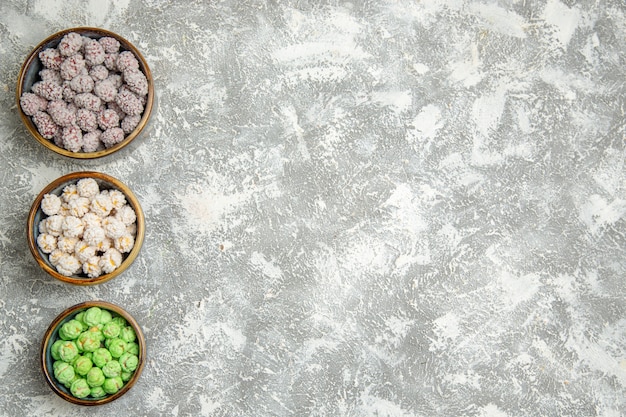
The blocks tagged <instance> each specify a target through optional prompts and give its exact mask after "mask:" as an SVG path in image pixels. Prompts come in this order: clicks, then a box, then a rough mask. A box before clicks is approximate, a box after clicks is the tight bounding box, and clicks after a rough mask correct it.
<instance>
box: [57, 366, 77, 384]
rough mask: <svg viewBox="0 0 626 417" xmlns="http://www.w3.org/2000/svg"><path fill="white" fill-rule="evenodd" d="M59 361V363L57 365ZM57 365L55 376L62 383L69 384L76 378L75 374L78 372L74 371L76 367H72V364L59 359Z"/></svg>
mask: <svg viewBox="0 0 626 417" xmlns="http://www.w3.org/2000/svg"><path fill="white" fill-rule="evenodd" d="M57 363H58V364H59V365H56V364H57ZM55 365H56V366H54V377H55V378H56V379H57V381H59V382H60V383H61V384H67V383H68V382H70V381H72V380H73V379H74V376H75V375H76V374H75V373H74V368H73V367H72V365H70V364H69V363H66V362H59V361H57V362H55Z"/></svg>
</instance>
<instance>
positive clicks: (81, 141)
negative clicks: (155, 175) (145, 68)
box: [20, 32, 148, 152]
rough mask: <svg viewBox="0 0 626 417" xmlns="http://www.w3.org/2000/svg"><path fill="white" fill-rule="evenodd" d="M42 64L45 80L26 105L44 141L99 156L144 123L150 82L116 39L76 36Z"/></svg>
mask: <svg viewBox="0 0 626 417" xmlns="http://www.w3.org/2000/svg"><path fill="white" fill-rule="evenodd" d="M39 60H40V61H41V63H42V65H43V67H44V68H43V69H42V70H41V71H40V72H39V76H40V77H41V80H40V81H37V82H36V83H35V84H33V86H32V88H31V91H29V92H24V93H23V94H22V96H21V97H20V107H21V108H22V111H23V112H24V113H25V114H26V115H28V116H31V118H32V120H33V123H34V124H35V126H36V127H37V130H38V131H39V133H40V134H41V136H43V137H44V138H46V139H50V140H52V141H54V143H55V145H57V146H59V147H62V148H65V149H67V150H69V151H71V152H81V151H82V152H95V151H98V150H101V149H104V148H110V147H111V146H114V145H116V144H117V143H119V142H121V141H123V140H124V138H125V137H126V136H127V135H128V134H129V133H131V132H132V131H133V130H134V129H135V128H136V127H137V125H138V124H139V122H140V120H141V115H142V113H143V111H144V105H145V103H146V98H147V95H148V81H147V78H146V76H145V74H144V73H143V72H141V70H140V69H139V61H137V58H136V57H135V55H134V54H133V53H132V52H130V51H120V43H119V41H117V40H116V39H115V38H112V37H102V38H100V39H97V40H96V39H92V38H89V37H86V36H82V35H80V34H78V33H75V32H71V33H68V34H66V35H65V36H64V37H63V38H62V39H61V41H60V43H59V45H58V47H57V48H47V49H44V50H43V51H41V52H40V53H39Z"/></svg>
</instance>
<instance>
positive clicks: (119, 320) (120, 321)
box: [111, 316, 128, 328]
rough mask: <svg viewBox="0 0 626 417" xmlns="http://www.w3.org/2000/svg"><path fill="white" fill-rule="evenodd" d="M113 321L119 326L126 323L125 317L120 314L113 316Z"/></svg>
mask: <svg viewBox="0 0 626 417" xmlns="http://www.w3.org/2000/svg"><path fill="white" fill-rule="evenodd" d="M111 321H112V322H114V323H117V324H118V325H119V326H120V328H122V327H124V326H126V325H127V324H128V323H127V322H126V319H125V318H124V317H122V316H115V317H113V320H111Z"/></svg>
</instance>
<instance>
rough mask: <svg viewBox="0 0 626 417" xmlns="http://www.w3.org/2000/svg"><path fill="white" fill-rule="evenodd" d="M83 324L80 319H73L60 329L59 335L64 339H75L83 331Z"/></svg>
mask: <svg viewBox="0 0 626 417" xmlns="http://www.w3.org/2000/svg"><path fill="white" fill-rule="evenodd" d="M83 330H84V329H83V325H82V324H81V322H79V321H78V320H75V319H72V320H70V321H68V322H67V323H65V324H64V325H63V326H61V328H60V329H59V337H60V338H61V339H63V340H74V339H76V338H77V337H78V335H80V334H81V332H82V331H83Z"/></svg>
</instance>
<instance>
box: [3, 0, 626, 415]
mask: <svg viewBox="0 0 626 417" xmlns="http://www.w3.org/2000/svg"><path fill="white" fill-rule="evenodd" d="M76 26H97V27H102V28H105V29H109V30H112V31H115V32H118V33H119V34H121V35H122V36H124V37H126V38H127V39H129V40H130V41H131V42H133V43H134V44H135V45H136V46H137V47H138V48H139V49H140V50H141V51H142V52H143V53H144V55H145V57H146V58H147V60H148V62H149V64H150V66H151V69H152V71H153V74H154V76H155V80H156V89H157V94H158V104H159V107H158V109H157V111H156V112H155V114H154V117H153V125H152V127H153V130H152V132H151V134H150V136H149V137H147V138H146V139H145V140H144V141H143V142H142V143H141V144H140V146H139V147H138V148H137V149H135V150H134V151H133V152H132V153H130V154H127V155H124V157H123V158H120V159H118V160H114V161H105V162H101V163H98V164H96V165H86V164H83V163H80V162H73V161H68V160H64V159H60V158H57V157H54V156H53V155H51V154H50V153H49V152H47V151H46V150H45V149H43V147H42V146H41V145H39V144H37V143H36V142H35V141H34V140H33V139H31V138H30V137H29V136H28V134H27V131H26V130H25V129H24V127H23V126H22V124H21V122H20V120H19V116H18V114H17V109H16V105H15V83H16V78H17V74H18V71H19V68H20V65H21V63H22V61H23V59H24V58H25V56H26V55H27V54H28V52H29V51H30V49H31V48H33V46H34V45H36V44H37V43H39V42H40V41H41V40H42V39H43V38H45V37H46V36H48V35H49V34H51V33H53V32H55V31H57V30H61V29H65V28H68V27H76ZM0 39H1V40H2V42H1V43H0V87H2V88H0V104H1V106H0V150H1V152H0V178H1V183H0V224H1V225H2V227H1V228H0V297H1V300H0V312H1V314H0V377H1V380H2V384H1V385H0V415H2V416H44V415H45V416H96V415H133V416H292V415H295V416H394V417H396V416H476V417H484V416H491V417H504V416H509V417H513V416H605V417H618V416H623V415H625V414H626V397H625V396H624V392H625V389H626V336H625V335H626V301H625V295H626V284H625V279H624V278H625V273H626V249H625V243H626V235H625V226H626V175H625V174H626V168H625V165H624V156H625V149H626V147H625V122H624V120H625V115H624V111H625V106H626V103H625V101H624V100H625V93H626V86H625V80H626V77H625V75H626V71H625V68H626V65H625V64H626V6H625V4H624V2H623V1H622V0H599V1H580V2H579V1H572V0H567V1H566V0H540V1H532V0H511V1H503V0H502V1H489V0H449V1H443V0H422V1H413V0H406V1H399V0H379V1H356V2H336V1H313V0H310V1H306V0H302V1H235V0H224V1H195V2H191V1H189V2H187V1H159V0H143V1H135V0H90V1H78V0H55V1H47V0H29V1H26V0H3V1H2V2H1V3H0ZM85 169H95V170H98V171H102V172H105V173H108V174H110V175H113V176H115V177H117V178H119V179H121V180H122V181H124V182H126V183H127V184H128V185H129V186H131V187H132V189H133V190H134V191H135V193H136V194H137V196H138V197H139V199H140V201H141V203H142V205H143V208H144V211H145V214H146V221H147V235H146V241H145V244H144V247H143V250H142V252H141V254H140V255H139V258H138V259H137V261H136V262H135V264H134V265H133V266H132V267H131V268H130V269H129V270H127V271H126V272H125V273H124V274H123V275H122V276H121V277H119V278H117V279H115V280H113V281H111V282H109V283H106V284H103V285H100V286H97V287H88V288H77V287H73V286H68V285H65V284H61V283H59V282H56V281H54V280H53V279H52V278H50V277H48V276H47V275H45V274H44V273H43V272H42V271H41V270H39V269H38V268H37V266H36V264H35V263H34V261H33V259H32V257H31V255H30V253H29V251H28V249H27V244H26V238H25V233H24V230H25V221H26V216H27V212H28V209H29V207H30V205H31V202H32V200H33V199H34V197H35V196H36V195H37V194H38V192H39V191H40V190H41V189H42V188H43V187H44V185H46V184H47V183H49V182H50V181H52V180H53V179H55V178H57V177H58V176H61V175H63V174H66V173H69V172H73V171H77V170H85ZM91 299H102V300H107V301H111V302H114V303H116V304H119V305H121V306H123V307H125V308H126V309H128V310H129V311H130V312H131V313H132V314H133V315H134V316H135V317H136V319H137V320H138V322H139V323H140V324H141V325H142V327H143V329H144V332H145V335H146V338H147V341H148V355H149V361H148V364H147V366H146V368H145V370H144V373H143V374H142V376H141V378H140V380H139V382H138V384H137V385H136V386H135V387H134V388H133V389H132V390H131V391H130V392H129V393H128V394H127V395H126V396H125V397H123V398H122V399H120V400H118V401H116V402H114V403H112V404H110V405H106V406H103V407H101V408H98V409H94V408H82V407H79V406H74V405H71V404H69V403H66V402H64V401H63V400H61V399H60V398H58V397H57V396H56V395H55V394H53V393H52V391H51V390H50V389H49V388H48V386H47V385H46V383H45V382H44V379H43V376H42V373H41V371H40V369H39V365H38V353H39V346H40V342H41V337H42V335H43V332H44V331H45V329H46V328H47V326H48V324H49V322H50V321H51V320H52V319H53V318H54V317H55V316H56V315H57V314H58V313H59V312H60V311H62V310H63V309H65V308H66V307H68V306H70V305H73V304H76V303H78V302H81V301H85V300H91Z"/></svg>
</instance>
